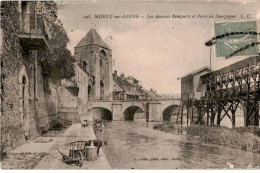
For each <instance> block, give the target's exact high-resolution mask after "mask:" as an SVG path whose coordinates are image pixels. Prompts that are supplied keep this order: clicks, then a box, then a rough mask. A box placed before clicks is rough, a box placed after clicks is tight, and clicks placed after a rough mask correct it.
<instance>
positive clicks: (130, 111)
mask: <svg viewBox="0 0 260 173" xmlns="http://www.w3.org/2000/svg"><path fill="white" fill-rule="evenodd" d="M138 111H141V112H144V110H143V109H142V108H140V107H139V106H135V105H134V106H129V107H128V108H126V109H125V110H124V112H123V115H124V119H125V120H126V121H128V120H130V121H133V120H134V116H135V113H136V112H138Z"/></svg>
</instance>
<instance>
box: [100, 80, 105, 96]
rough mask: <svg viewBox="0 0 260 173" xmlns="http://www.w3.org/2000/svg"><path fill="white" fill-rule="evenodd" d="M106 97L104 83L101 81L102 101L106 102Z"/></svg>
mask: <svg viewBox="0 0 260 173" xmlns="http://www.w3.org/2000/svg"><path fill="white" fill-rule="evenodd" d="M104 97H105V89H104V83H103V82H102V81H100V100H104Z"/></svg>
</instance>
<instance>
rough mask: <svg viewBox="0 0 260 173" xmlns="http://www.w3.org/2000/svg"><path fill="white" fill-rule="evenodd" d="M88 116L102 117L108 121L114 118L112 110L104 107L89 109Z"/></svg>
mask: <svg viewBox="0 0 260 173" xmlns="http://www.w3.org/2000/svg"><path fill="white" fill-rule="evenodd" d="M88 116H90V117H92V118H93V120H94V119H101V120H106V121H111V120H113V118H112V113H111V111H110V110H108V109H106V108H102V107H95V108H91V109H89V110H88Z"/></svg>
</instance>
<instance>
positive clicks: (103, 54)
mask: <svg viewBox="0 0 260 173" xmlns="http://www.w3.org/2000/svg"><path fill="white" fill-rule="evenodd" d="M99 56H100V58H101V59H103V58H105V57H106V56H107V54H106V52H105V51H104V50H101V51H100V52H99Z"/></svg>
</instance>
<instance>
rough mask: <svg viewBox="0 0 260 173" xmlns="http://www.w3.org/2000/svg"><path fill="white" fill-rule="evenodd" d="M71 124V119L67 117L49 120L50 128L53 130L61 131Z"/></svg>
mask: <svg viewBox="0 0 260 173" xmlns="http://www.w3.org/2000/svg"><path fill="white" fill-rule="evenodd" d="M71 124H72V121H71V120H67V119H57V120H54V121H52V122H51V124H50V130H53V131H61V130H63V129H66V128H68V127H69V126H70V125H71Z"/></svg>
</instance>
